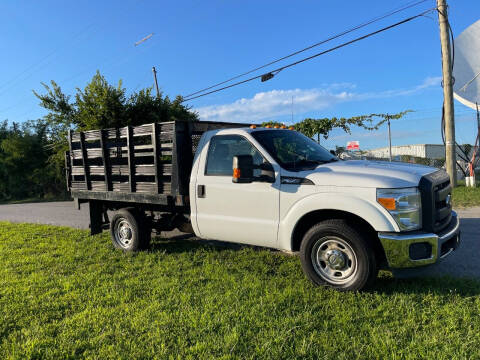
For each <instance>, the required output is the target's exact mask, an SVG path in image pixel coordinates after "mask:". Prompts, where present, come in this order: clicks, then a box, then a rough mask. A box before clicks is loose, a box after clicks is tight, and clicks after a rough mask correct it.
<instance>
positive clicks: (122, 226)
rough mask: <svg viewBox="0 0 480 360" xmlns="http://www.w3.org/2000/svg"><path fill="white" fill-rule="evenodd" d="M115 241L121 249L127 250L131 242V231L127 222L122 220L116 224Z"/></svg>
mask: <svg viewBox="0 0 480 360" xmlns="http://www.w3.org/2000/svg"><path fill="white" fill-rule="evenodd" d="M115 240H116V242H117V243H118V244H119V245H120V246H122V247H123V248H128V247H129V246H130V244H131V242H132V240H133V231H132V228H131V227H130V224H129V223H128V221H127V220H125V219H122V220H120V221H119V222H118V225H117V228H116V230H115Z"/></svg>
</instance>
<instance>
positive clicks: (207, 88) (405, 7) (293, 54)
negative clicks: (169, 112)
mask: <svg viewBox="0 0 480 360" xmlns="http://www.w3.org/2000/svg"><path fill="white" fill-rule="evenodd" d="M426 1H430V0H421V1H417V2H414V3H413V4H412V3H410V4H407V5H405V6H403V7H401V8H397V9H394V10H391V11H390V12H388V13H386V14H384V15H380V16H377V17H375V18H373V19H371V20H368V21H366V22H364V23H362V24H360V25H357V26H354V27H352V28H350V29H348V30H345V31H342V32H340V33H338V34H336V35H332V36H330V37H329V38H327V39H325V40H322V41H319V42H317V43H315V44H313V45H310V46H308V47H306V48H303V49H301V50H297V51H295V52H293V53H291V54H288V55H286V56H283V57H281V58H279V59H276V60H273V61H271V62H269V63H267V64H265V65H262V66H259V67H256V68H255V69H252V70H249V71H247V72H244V73H242V74H240V75H236V76H234V77H232V78H230V79H227V80H224V81H222V82H219V83H216V84H214V85H211V86H208V87H206V88H204V89H201V90H198V91H195V92H193V93H191V94H188V95H185V96H184V97H185V98H189V97H191V96H193V95H197V94H199V93H202V92H204V91H207V90H210V89H213V88H215V87H218V86H220V85H223V84H226V83H228V82H230V81H232V80H235V79H238V78H241V77H243V76H245V75H248V74H251V73H253V72H255V71H258V70H260V69H263V68H266V67H267V66H270V65H273V64H276V63H278V62H280V61H282V60H285V59H288V58H290V57H292V56H295V55H298V54H300V53H302V52H305V51H307V50H310V49H313V48H314V47H317V46H319V45H322V44H325V43H327V42H329V41H332V40H335V39H337V38H339V37H341V36H344V35H346V34H349V33H351V32H354V31H356V30H358V29H361V28H363V27H365V26H368V25H371V24H373V23H375V22H377V21H380V20H383V19H385V18H387V17H390V16H392V15H395V14H397V13H399V12H402V11H404V10H407V9H409V8H412V7H414V6H417V5H419V4H422V3H424V2H426Z"/></svg>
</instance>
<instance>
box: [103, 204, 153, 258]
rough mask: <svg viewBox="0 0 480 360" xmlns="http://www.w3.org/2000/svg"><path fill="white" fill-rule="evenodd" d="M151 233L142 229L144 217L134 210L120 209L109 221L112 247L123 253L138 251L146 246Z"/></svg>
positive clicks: (146, 229)
mask: <svg viewBox="0 0 480 360" xmlns="http://www.w3.org/2000/svg"><path fill="white" fill-rule="evenodd" d="M150 235H151V231H150V230H149V227H144V217H143V216H141V214H139V213H138V212H137V211H135V209H120V210H118V211H116V212H115V214H114V215H113V217H112V220H111V221H110V237H111V238H112V243H113V246H114V247H115V248H117V249H120V250H123V251H138V250H141V249H144V248H146V247H147V246H148V243H149V240H150Z"/></svg>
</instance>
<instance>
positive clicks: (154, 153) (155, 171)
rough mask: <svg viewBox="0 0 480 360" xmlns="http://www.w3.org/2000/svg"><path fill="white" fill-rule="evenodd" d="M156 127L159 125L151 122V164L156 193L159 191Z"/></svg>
mask: <svg viewBox="0 0 480 360" xmlns="http://www.w3.org/2000/svg"><path fill="white" fill-rule="evenodd" d="M158 129H159V126H158V125H157V123H154V124H153V129H152V130H153V131H152V147H153V164H154V165H153V166H154V167H155V169H154V175H155V191H156V192H157V193H160V187H159V185H160V182H159V181H160V174H159V170H158V150H159V146H158V145H159V144H158V140H157V139H158Z"/></svg>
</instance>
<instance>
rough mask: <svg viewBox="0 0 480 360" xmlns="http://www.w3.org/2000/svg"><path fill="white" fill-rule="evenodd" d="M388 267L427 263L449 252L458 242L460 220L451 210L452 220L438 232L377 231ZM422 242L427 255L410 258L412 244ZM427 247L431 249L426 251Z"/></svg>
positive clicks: (405, 266)
mask: <svg viewBox="0 0 480 360" xmlns="http://www.w3.org/2000/svg"><path fill="white" fill-rule="evenodd" d="M378 238H379V239H380V242H381V244H382V246H383V249H384V251H385V255H386V257H387V262H388V266H389V267H390V268H393V269H395V268H407V267H416V266H422V265H429V264H433V263H435V262H437V261H438V260H439V259H443V258H444V257H446V256H448V255H449V254H451V253H452V252H453V251H454V250H455V249H456V248H457V247H458V245H459V244H460V220H459V219H458V216H457V213H456V212H455V211H452V220H451V221H450V224H449V225H448V227H447V228H446V229H444V230H443V231H441V232H440V233H439V234H433V233H425V232H419V231H415V232H409V233H382V232H381V233H378ZM420 243H423V245H420V246H423V247H424V249H426V253H428V255H426V256H424V257H421V258H416V257H415V258H412V247H411V245H412V244H420ZM428 249H431V251H430V252H428Z"/></svg>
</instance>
